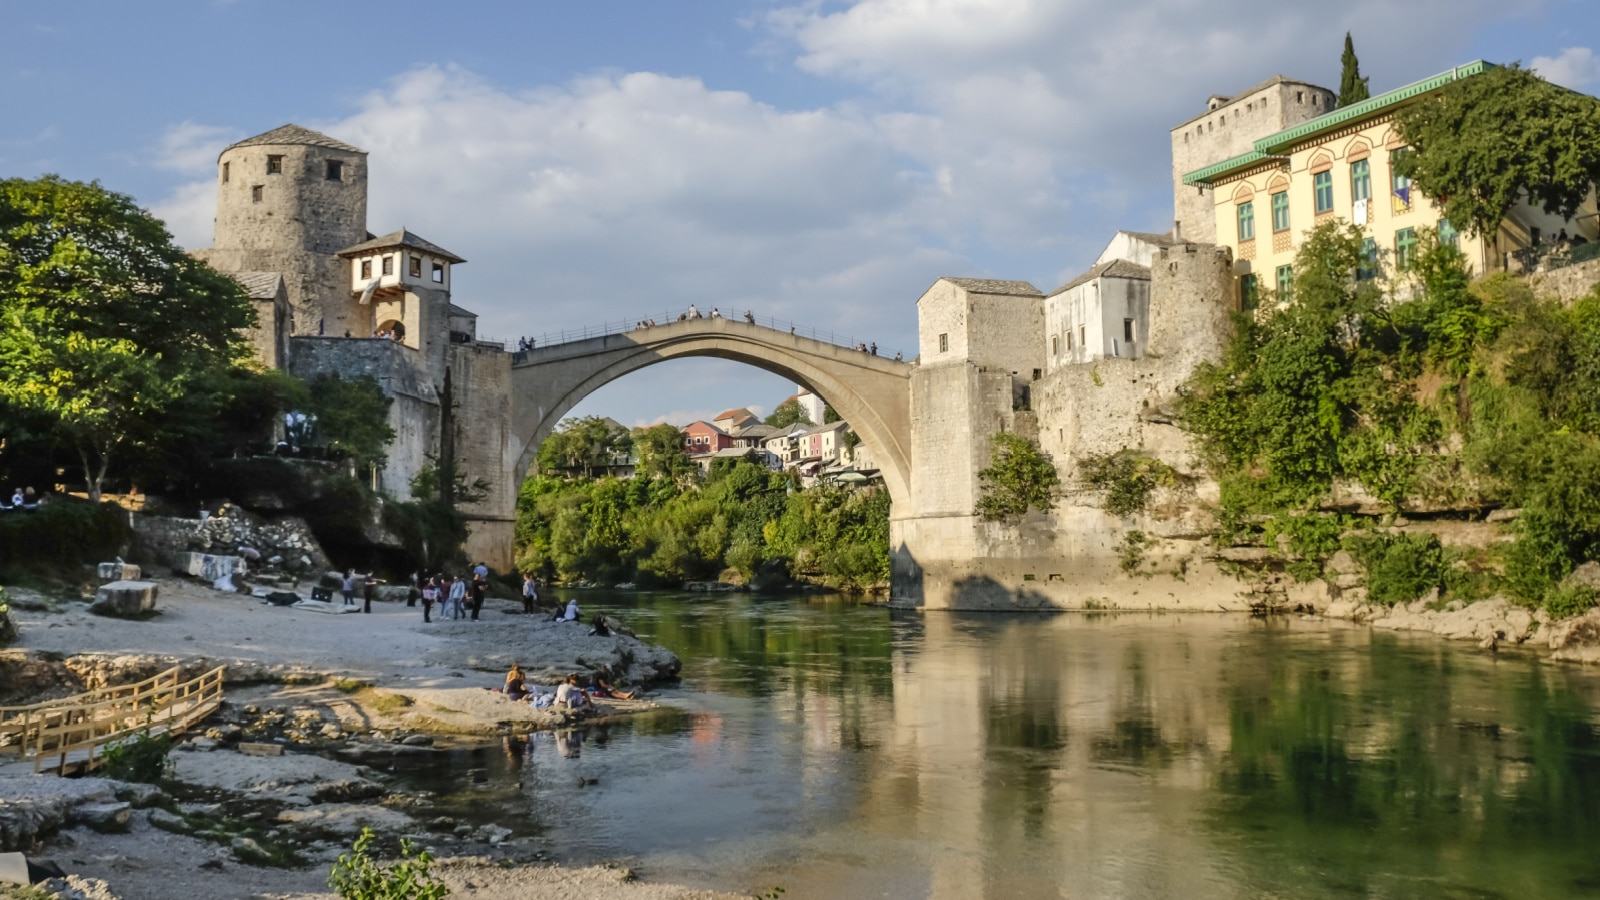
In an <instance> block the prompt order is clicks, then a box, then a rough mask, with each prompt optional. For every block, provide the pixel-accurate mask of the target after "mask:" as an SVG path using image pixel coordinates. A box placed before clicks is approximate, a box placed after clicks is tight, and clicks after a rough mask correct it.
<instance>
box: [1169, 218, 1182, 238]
mask: <svg viewBox="0 0 1600 900" xmlns="http://www.w3.org/2000/svg"><path fill="white" fill-rule="evenodd" d="M1172 239H1173V240H1175V241H1181V240H1183V220H1182V219H1173V220H1172Z"/></svg>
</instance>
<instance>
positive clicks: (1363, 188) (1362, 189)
mask: <svg viewBox="0 0 1600 900" xmlns="http://www.w3.org/2000/svg"><path fill="white" fill-rule="evenodd" d="M1350 199H1352V200H1354V201H1355V202H1357V203H1360V202H1361V201H1363V200H1370V199H1372V163H1371V162H1370V161H1368V160H1365V159H1358V160H1356V161H1355V162H1353V163H1351V164H1350Z"/></svg>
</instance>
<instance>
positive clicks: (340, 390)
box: [308, 373, 394, 466]
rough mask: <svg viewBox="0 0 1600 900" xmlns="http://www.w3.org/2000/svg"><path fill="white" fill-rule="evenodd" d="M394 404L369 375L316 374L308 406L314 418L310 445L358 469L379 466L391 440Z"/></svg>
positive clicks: (392, 437)
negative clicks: (351, 463)
mask: <svg viewBox="0 0 1600 900" xmlns="http://www.w3.org/2000/svg"><path fill="white" fill-rule="evenodd" d="M393 402H394V401H393V400H392V399H391V398H389V397H386V396H384V394H383V388H382V387H381V386H380V385H379V384H378V382H377V380H376V379H374V378H373V377H372V376H371V375H361V376H359V377H356V378H344V377H342V376H340V375H338V374H337V373H330V374H323V375H318V376H317V377H316V378H315V379H313V380H312V382H311V399H310V402H309V404H308V407H309V409H310V411H311V413H312V414H313V415H315V416H316V417H317V423H316V426H315V428H314V430H313V434H312V443H314V444H316V445H318V446H323V447H326V448H328V449H329V450H331V451H333V452H335V453H340V454H343V455H344V456H346V457H348V458H349V459H351V460H353V461H354V462H355V463H356V465H358V466H374V465H378V464H379V463H382V462H383V460H384V457H385V451H386V450H387V449H388V447H389V442H390V441H393V440H394V429H393V428H391V427H389V405H390V404H391V403H393Z"/></svg>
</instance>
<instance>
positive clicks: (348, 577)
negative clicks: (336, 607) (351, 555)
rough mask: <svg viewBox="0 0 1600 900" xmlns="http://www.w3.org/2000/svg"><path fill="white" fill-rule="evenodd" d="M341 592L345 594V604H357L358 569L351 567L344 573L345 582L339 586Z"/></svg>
mask: <svg viewBox="0 0 1600 900" xmlns="http://www.w3.org/2000/svg"><path fill="white" fill-rule="evenodd" d="M339 593H341V594H343V595H344V605H345V606H355V605H356V570H355V569H350V570H349V571H347V572H345V573H344V584H342V585H340V586H339Z"/></svg>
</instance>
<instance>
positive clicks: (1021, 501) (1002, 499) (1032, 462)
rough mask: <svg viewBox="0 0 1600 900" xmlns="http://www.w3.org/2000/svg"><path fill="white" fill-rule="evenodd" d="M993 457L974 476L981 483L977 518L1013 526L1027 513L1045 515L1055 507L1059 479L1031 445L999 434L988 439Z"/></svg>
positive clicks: (1041, 455) (1047, 458) (1019, 439)
mask: <svg viewBox="0 0 1600 900" xmlns="http://www.w3.org/2000/svg"><path fill="white" fill-rule="evenodd" d="M990 443H991V444H992V445H993V447H994V449H993V454H994V455H993V457H992V461H991V463H990V465H989V467H988V468H986V469H981V470H979V472H978V481H979V482H980V483H981V485H982V486H981V488H980V496H979V497H978V509H977V514H978V516H980V517H981V518H982V519H983V520H984V521H986V522H1015V521H1016V520H1018V519H1020V518H1022V516H1024V515H1026V514H1027V512H1028V510H1029V509H1036V510H1038V511H1039V512H1049V511H1050V509H1051V508H1052V507H1054V506H1055V492H1056V487H1057V486H1058V485H1059V484H1060V483H1061V477H1060V476H1059V475H1057V474H1056V467H1055V463H1052V462H1051V461H1050V457H1048V456H1046V455H1045V454H1044V453H1043V452H1042V451H1041V450H1040V449H1039V448H1038V447H1036V446H1034V444H1033V442H1032V441H1029V440H1028V439H1026V438H1023V437H1019V436H1017V435H1015V434H1011V433H1010V432H1005V431H1002V432H1000V433H998V434H996V435H995V436H994V437H993V438H991V439H990Z"/></svg>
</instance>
